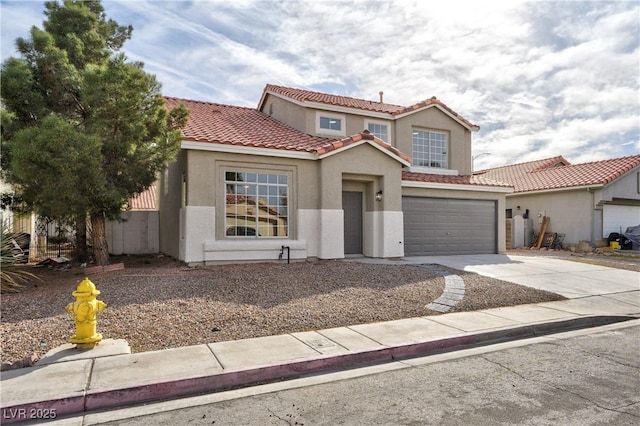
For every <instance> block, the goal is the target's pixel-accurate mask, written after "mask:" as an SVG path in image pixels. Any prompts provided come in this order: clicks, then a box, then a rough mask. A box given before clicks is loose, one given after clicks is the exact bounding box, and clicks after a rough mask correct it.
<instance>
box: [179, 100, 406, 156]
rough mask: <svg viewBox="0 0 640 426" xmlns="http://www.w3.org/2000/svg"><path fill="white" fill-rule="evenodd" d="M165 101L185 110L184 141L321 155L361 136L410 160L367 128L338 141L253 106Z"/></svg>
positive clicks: (361, 138)
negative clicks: (282, 120) (289, 122)
mask: <svg viewBox="0 0 640 426" xmlns="http://www.w3.org/2000/svg"><path fill="white" fill-rule="evenodd" d="M166 100H167V107H168V108H173V107H175V106H177V105H179V104H180V102H182V103H184V105H185V107H187V109H188V110H189V120H188V122H187V125H186V127H185V128H184V129H183V131H182V133H183V135H184V139H185V140H187V141H194V142H207V143H212V144H229V145H242V146H247V147H257V148H271V149H279V150H288V151H304V152H309V153H317V154H318V155H323V154H326V153H328V152H330V151H335V150H338V149H341V148H344V147H347V146H349V145H351V144H353V143H355V142H359V141H361V140H363V139H365V140H371V141H372V142H373V143H375V144H377V145H379V146H380V147H382V148H384V149H385V150H387V151H389V152H390V153H392V154H394V155H396V156H398V157H400V158H402V159H403V160H406V161H408V162H411V158H410V157H408V156H407V155H405V154H403V153H402V152H400V151H399V150H398V149H396V148H395V147H393V146H391V145H389V144H387V143H386V142H384V141H382V140H380V139H378V138H375V137H374V136H373V135H372V134H371V133H369V131H368V130H364V131H363V132H362V133H358V134H356V135H353V136H351V137H348V138H345V139H342V140H335V139H330V138H320V137H315V136H310V135H307V134H305V133H302V132H299V131H297V130H295V129H293V128H291V127H289V126H287V125H285V124H283V123H281V122H279V121H277V120H275V119H273V118H271V117H268V116H266V115H265V114H263V113H261V112H260V111H258V110H256V109H253V108H244V107H236V106H229V105H221V104H215V103H209V102H201V101H193V100H188V99H178V98H166Z"/></svg>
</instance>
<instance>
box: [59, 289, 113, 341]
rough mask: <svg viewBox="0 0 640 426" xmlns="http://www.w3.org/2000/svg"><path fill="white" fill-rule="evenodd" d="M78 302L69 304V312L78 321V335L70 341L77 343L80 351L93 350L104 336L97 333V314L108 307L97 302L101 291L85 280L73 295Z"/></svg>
mask: <svg viewBox="0 0 640 426" xmlns="http://www.w3.org/2000/svg"><path fill="white" fill-rule="evenodd" d="M71 294H72V295H73V297H75V298H76V301H75V302H73V303H69V304H68V305H67V307H66V309H67V312H68V313H69V315H71V316H72V317H73V318H74V319H75V321H76V334H74V335H73V336H71V338H70V339H69V341H70V342H71V343H75V344H76V346H77V348H79V349H91V348H93V347H94V346H96V345H97V344H98V342H100V341H101V340H102V334H100V333H97V332H96V329H97V323H98V321H97V313H98V312H101V311H102V310H103V309H104V308H106V307H107V304H106V303H104V302H103V301H101V300H96V297H97V296H98V295H99V294H100V290H97V289H96V286H95V284H93V283H92V282H91V281H89V278H85V279H84V280H82V281H81V282H80V284H78V288H77V289H76V291H74V292H73V293H71Z"/></svg>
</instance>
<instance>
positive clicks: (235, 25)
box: [0, 0, 640, 168]
mask: <svg viewBox="0 0 640 426" xmlns="http://www.w3.org/2000/svg"><path fill="white" fill-rule="evenodd" d="M104 5H105V9H106V12H107V15H108V17H110V18H113V19H115V20H117V21H118V22H119V23H121V24H133V25H134V27H135V30H134V34H133V39H132V40H130V41H129V42H128V43H127V44H125V51H126V52H127V54H128V56H129V57H130V58H131V59H135V60H141V61H143V62H145V64H146V69H147V70H148V71H149V72H152V73H154V74H156V75H157V77H158V79H159V80H160V81H161V82H162V84H163V90H164V92H165V93H166V94H168V95H171V96H180V97H187V98H195V99H202V100H210V101H214V102H219V103H228V104H233V105H243V106H255V105H256V104H257V102H258V99H259V98H260V95H261V94H262V89H263V88H264V85H265V84H266V83H275V84H282V85H288V86H292V87H302V88H311V89H316V90H328V89H324V88H326V87H329V88H331V89H330V90H331V91H333V92H334V93H336V94H342V95H346V96H355V97H359V98H366V99H376V100H377V98H378V92H379V91H380V90H382V91H384V97H385V101H386V102H389V103H395V104H400V105H410V104H413V103H415V102H419V101H421V100H424V99H427V98H429V97H431V96H434V95H435V96H437V97H438V98H439V99H441V100H442V101H443V102H445V103H446V104H447V105H449V106H450V107H451V108H453V109H454V110H456V111H457V112H459V113H461V114H462V115H463V116H465V117H466V118H468V119H469V120H470V121H472V122H474V123H476V124H478V125H480V126H481V130H480V132H478V133H476V134H475V135H474V153H481V152H491V153H492V155H485V156H482V157H481V158H478V160H477V162H476V168H478V166H479V165H480V166H482V167H493V166H498V165H504V164H508V163H513V162H519V161H528V160H535V159H540V158H544V157H546V156H553V155H564V156H565V157H566V158H568V159H569V160H570V161H574V162H575V161H576V159H599V158H610V157H616V156H622V155H628V154H632V153H638V152H640V149H639V146H638V141H639V140H640V122H639V121H640V118H639V117H640V72H639V71H640V59H639V58H640V46H639V45H640V24H639V22H640V5H639V4H638V3H635V2H573V1H572V2H521V1H520V2H510V1H503V2H471V1H466V2H465V1H453V2H451V1H449V2H424V1H422V0H414V1H411V0H396V1H377V0H355V1H342V0H324V1H312V0H303V1H299V0H282V1H277V2H276V1H266V0H242V1H238V0H235V1H234V2H228V1H223V0H215V1H190V2H179V1H130V2H125V1H122V0H116V1H113V0H111V1H105V2H104ZM0 7H1V8H2V10H1V14H2V24H3V26H2V48H3V52H2V57H3V59H4V58H6V57H7V56H8V54H7V51H6V49H5V46H6V40H7V39H9V40H13V39H14V38H15V37H17V36H25V35H28V28H29V26H30V25H32V24H36V25H40V24H41V21H42V18H43V15H42V3H41V2H17V1H6V0H3V1H2V2H1V3H0ZM11 42H12V41H11ZM9 54H11V52H9Z"/></svg>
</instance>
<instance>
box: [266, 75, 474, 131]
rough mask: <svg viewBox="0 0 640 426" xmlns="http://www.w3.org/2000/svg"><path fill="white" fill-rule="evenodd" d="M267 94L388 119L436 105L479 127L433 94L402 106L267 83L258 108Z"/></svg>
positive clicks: (462, 123) (463, 122) (459, 119)
mask: <svg viewBox="0 0 640 426" xmlns="http://www.w3.org/2000/svg"><path fill="white" fill-rule="evenodd" d="M267 94H272V95H276V96H280V97H282V98H286V99H289V100H291V101H295V102H297V103H300V104H308V103H316V104H323V105H327V106H330V107H342V108H351V109H356V110H360V111H363V112H375V113H385V114H389V115H390V116H391V117H389V118H390V119H395V118H400V117H404V116H406V115H409V114H413V113H416V112H418V111H422V110H424V109H427V108H432V107H436V108H438V109H439V110H441V111H442V112H444V113H445V114H447V115H448V116H449V117H451V118H453V119H454V120H455V121H457V122H458V123H460V124H461V125H462V126H463V127H466V128H467V129H469V130H472V131H477V130H479V129H480V127H479V126H477V125H475V124H473V123H471V122H470V121H469V120H467V119H465V118H464V117H463V116H461V115H460V114H458V113H457V112H455V111H454V110H452V109H451V108H449V107H448V106H447V105H445V104H444V103H443V102H441V101H440V100H439V99H438V98H436V97H435V96H433V97H431V98H429V99H427V100H424V101H421V102H418V103H416V104H414V105H411V106H408V107H404V106H401V105H394V104H388V103H384V102H375V101H368V100H365V99H357V98H351V97H348V96H339V95H331V94H328V93H321V92H314V91H311V90H305V89H295V88H292V87H284V86H276V85H273V84H267V85H266V86H265V88H264V91H263V93H262V97H261V98H260V102H259V103H258V109H261V108H262V107H263V104H264V101H265V99H266V95H267Z"/></svg>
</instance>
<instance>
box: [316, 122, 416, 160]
mask: <svg viewBox="0 0 640 426" xmlns="http://www.w3.org/2000/svg"><path fill="white" fill-rule="evenodd" d="M362 140H368V141H372V142H373V143H375V144H376V145H378V146H379V147H381V148H383V149H385V150H387V151H389V152H391V153H392V154H394V155H395V156H397V157H400V158H402V159H403V160H405V161H406V162H407V163H409V164H411V157H409V156H408V155H406V154H405V153H403V152H401V151H400V150H399V149H398V148H396V147H394V146H391V145H389V144H388V143H386V142H385V141H383V140H382V139H378V138H376V137H375V136H374V135H373V134H372V133H371V132H369V131H368V130H363V131H362V132H360V133H357V134H355V135H353V136H349V137H348V138H344V139H340V140H337V141H333V142H331V143H329V144H327V145H325V146H322V147H320V148H318V150H317V152H318V155H323V154H327V153H329V152H331V151H335V150H338V149H341V148H344V147H347V146H349V145H352V144H354V143H357V142H360V141H362Z"/></svg>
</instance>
